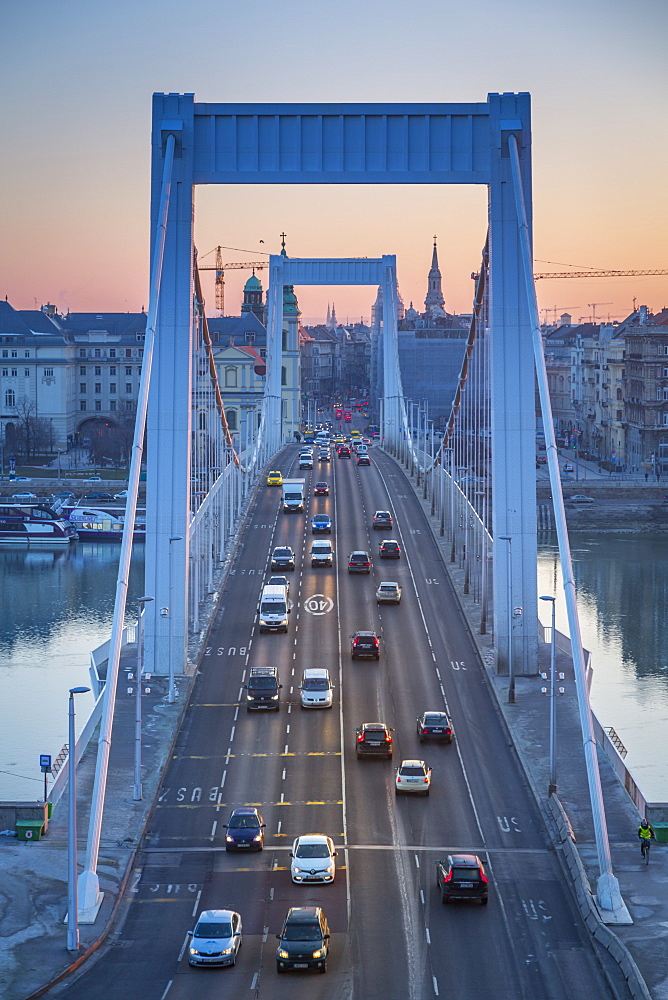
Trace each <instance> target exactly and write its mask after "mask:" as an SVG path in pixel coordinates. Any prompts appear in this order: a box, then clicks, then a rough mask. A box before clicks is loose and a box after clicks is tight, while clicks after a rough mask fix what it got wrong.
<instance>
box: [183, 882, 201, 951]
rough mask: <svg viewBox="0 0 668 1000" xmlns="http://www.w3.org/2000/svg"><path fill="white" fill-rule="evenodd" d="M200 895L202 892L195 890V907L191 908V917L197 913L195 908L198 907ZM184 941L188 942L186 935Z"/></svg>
mask: <svg viewBox="0 0 668 1000" xmlns="http://www.w3.org/2000/svg"><path fill="white" fill-rule="evenodd" d="M201 895H202V890H201V889H198V890H197V895H196V897H195V905H194V906H193V917H194V916H195V914H196V913H197V907H198V906H199V901H200V896H201ZM186 940H188V935H186Z"/></svg>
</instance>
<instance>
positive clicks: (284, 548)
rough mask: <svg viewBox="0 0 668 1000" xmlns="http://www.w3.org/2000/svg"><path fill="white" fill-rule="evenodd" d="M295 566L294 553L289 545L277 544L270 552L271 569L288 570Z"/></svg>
mask: <svg viewBox="0 0 668 1000" xmlns="http://www.w3.org/2000/svg"><path fill="white" fill-rule="evenodd" d="M294 568H295V553H294V550H293V549H291V548H290V546H289V545H277V546H276V548H275V549H274V551H273V552H272V554H271V569H272V570H274V569H283V570H290V569H294Z"/></svg>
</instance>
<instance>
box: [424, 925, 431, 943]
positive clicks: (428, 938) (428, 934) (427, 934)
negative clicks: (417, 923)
mask: <svg viewBox="0 0 668 1000" xmlns="http://www.w3.org/2000/svg"><path fill="white" fill-rule="evenodd" d="M424 932H425V934H426V936H427V944H431V935H430V933H429V928H428V927H425V929H424Z"/></svg>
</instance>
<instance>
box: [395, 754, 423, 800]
mask: <svg viewBox="0 0 668 1000" xmlns="http://www.w3.org/2000/svg"><path fill="white" fill-rule="evenodd" d="M394 770H395V778H394V792H395V795H401V793H402V792H410V793H411V794H412V795H429V789H430V787H431V768H430V767H429V765H428V764H426V763H425V762H424V761H423V760H402V762H401V764H400V765H399V767H395V769H394Z"/></svg>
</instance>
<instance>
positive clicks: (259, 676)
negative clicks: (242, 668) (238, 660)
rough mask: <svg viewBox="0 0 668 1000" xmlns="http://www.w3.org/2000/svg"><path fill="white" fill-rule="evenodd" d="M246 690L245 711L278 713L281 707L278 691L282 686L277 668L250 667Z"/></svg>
mask: <svg viewBox="0 0 668 1000" xmlns="http://www.w3.org/2000/svg"><path fill="white" fill-rule="evenodd" d="M244 687H245V689H246V711H248V712H252V711H254V710H256V709H265V710H267V711H270V712H278V711H279V710H280V707H281V702H280V697H281V696H280V689H281V688H282V687H283V685H282V684H281V683H280V680H279V677H278V668H277V667H251V670H250V673H249V675H248V684H245V685H244Z"/></svg>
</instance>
